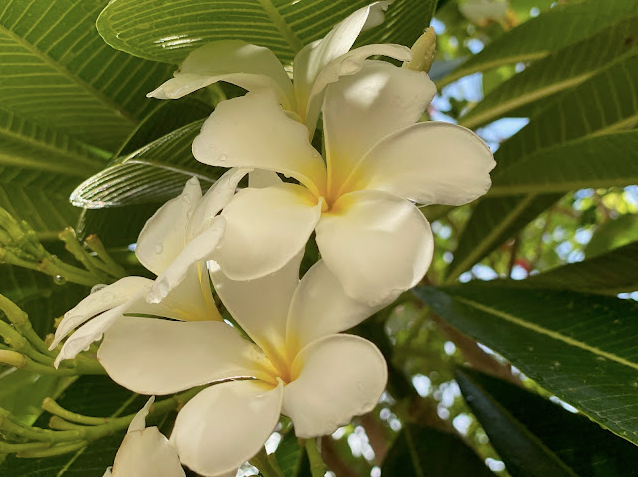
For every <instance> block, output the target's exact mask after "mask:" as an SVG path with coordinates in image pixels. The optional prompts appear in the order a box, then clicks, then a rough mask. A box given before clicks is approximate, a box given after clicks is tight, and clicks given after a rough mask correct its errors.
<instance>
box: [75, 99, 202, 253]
mask: <svg viewBox="0 0 638 478" xmlns="http://www.w3.org/2000/svg"><path fill="white" fill-rule="evenodd" d="M158 103H159V104H158V106H157V108H156V109H155V110H154V111H153V112H151V113H150V114H149V115H148V116H147V117H146V118H144V120H143V121H142V122H141V123H140V125H139V126H138V127H137V128H136V130H135V131H134V132H133V134H132V135H131V136H130V137H129V139H128V140H127V141H126V142H125V143H124V144H123V145H122V147H121V148H120V150H119V152H118V156H124V157H126V155H130V154H135V151H136V150H138V149H144V148H145V147H146V145H147V144H148V143H152V142H153V141H155V140H160V141H161V138H162V136H164V135H169V134H170V133H171V132H172V131H173V130H175V129H178V128H180V127H182V126H185V125H188V124H189V123H192V122H194V121H196V120H198V119H201V118H205V117H207V116H208V115H209V114H210V113H211V107H210V106H208V105H206V104H204V103H201V102H199V101H195V100H193V99H190V98H184V99H182V100H180V101H161V102H158ZM167 146H170V145H167ZM183 146H187V145H186V144H184V145H183ZM187 149H188V148H186V149H184V150H183V151H182V152H181V153H179V155H176V156H175V158H172V157H170V156H167V161H168V164H165V165H164V167H165V168H168V170H167V171H168V174H174V176H175V181H177V182H178V183H180V184H181V186H179V189H180V190H181V188H183V187H184V182H185V181H186V179H184V174H182V173H180V172H175V173H171V172H170V171H171V167H170V164H171V163H172V162H173V161H174V160H176V159H179V158H178V156H179V157H182V156H183V157H184V158H188V159H187V160H185V162H184V164H185V165H186V166H189V167H196V166H198V167H201V170H202V171H208V170H209V169H210V168H207V167H205V166H203V165H201V164H200V163H197V161H195V158H193V157H192V155H191V154H190V153H189V152H188V150H187ZM148 154H149V155H150V156H153V155H154V152H149V153H148ZM120 162H121V160H116V161H115V164H116V165H118V164H119V167H120V168H122V165H121V164H120ZM125 167H126V166H125ZM155 167H156V166H155V165H154V164H153V165H149V166H148V167H147V168H146V170H144V169H142V170H140V171H138V175H137V176H134V178H130V179H131V180H132V181H131V184H130V185H131V187H132V188H139V187H140V181H142V184H146V187H153V186H152V185H149V184H147V183H144V182H143V181H144V178H145V177H146V178H148V177H152V175H153V172H154V168H155ZM118 171H120V172H122V170H121V169H119V170H118ZM125 174H126V173H124V175H125ZM140 176H141V177H140ZM133 179H134V180H133ZM151 181H153V179H151ZM155 181H157V179H155ZM98 183H99V181H98ZM127 186H128V183H127V182H126V181H124V183H123V184H120V183H118V187H119V188H122V187H123V188H126V187H127ZM141 188H142V189H141V192H143V191H144V186H141ZM133 192H138V189H134V190H133ZM170 193H171V192H170V191H168V192H167V194H165V196H166V197H165V198H164V199H168V198H169V197H170V196H169V195H170ZM81 197H82V196H80V198H79V199H80V200H81ZM80 203H81V202H80ZM89 205H91V206H95V204H89ZM161 205H162V202H159V200H158V201H157V202H151V203H149V204H133V205H126V206H119V207H102V208H100V209H84V210H83V211H82V214H81V217H80V219H79V222H78V226H77V228H76V229H77V231H78V234H79V235H80V237H86V236H87V235H89V234H96V235H97V236H98V237H99V238H100V239H101V240H102V242H103V243H104V244H107V245H108V246H109V247H117V246H127V245H129V244H132V243H134V242H136V241H137V236H138V235H139V232H140V231H141V230H142V227H144V224H145V223H146V221H147V220H148V219H149V218H150V217H151V216H152V215H153V214H154V213H155V211H157V209H158V208H159V207H160V206H161ZM104 206H106V204H105V205H104ZM113 224H120V227H118V228H114V227H113Z"/></svg>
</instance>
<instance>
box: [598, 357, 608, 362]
mask: <svg viewBox="0 0 638 478" xmlns="http://www.w3.org/2000/svg"><path fill="white" fill-rule="evenodd" d="M596 360H598V361H599V362H604V361H605V360H607V359H606V358H605V357H596Z"/></svg>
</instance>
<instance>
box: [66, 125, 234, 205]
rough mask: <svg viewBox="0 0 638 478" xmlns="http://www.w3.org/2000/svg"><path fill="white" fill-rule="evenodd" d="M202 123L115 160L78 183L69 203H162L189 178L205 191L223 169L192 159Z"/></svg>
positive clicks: (177, 191)
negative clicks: (193, 145)
mask: <svg viewBox="0 0 638 478" xmlns="http://www.w3.org/2000/svg"><path fill="white" fill-rule="evenodd" d="M203 122H204V120H199V121H195V122H194V123H191V124H189V125H186V126H184V127H182V128H179V129H177V130H175V131H173V132H171V133H169V134H167V135H165V136H162V137H161V138H160V139H158V140H156V141H153V142H152V143H150V144H148V145H147V146H145V147H143V148H141V149H138V150H137V151H135V152H134V153H131V154H129V155H128V156H125V157H123V158H121V159H118V160H117V161H116V162H115V163H113V164H112V165H111V166H109V167H108V168H106V169H104V170H103V171H101V172H99V173H98V174H96V175H94V176H92V177H91V178H89V179H87V180H86V181H84V182H83V183H82V184H80V185H79V186H78V187H77V188H76V189H75V191H73V193H72V194H71V201H72V202H73V204H74V205H76V206H80V207H86V208H90V209H98V208H103V207H113V206H125V205H131V204H145V203H158V202H163V201H166V200H167V199H170V198H173V197H175V196H177V195H179V193H180V192H181V191H182V189H184V183H186V181H187V180H188V179H189V178H190V177H192V176H197V177H198V178H199V180H200V181H202V183H203V184H202V186H203V187H204V188H207V187H208V186H210V185H211V184H212V183H213V182H214V181H215V180H216V179H217V178H219V176H221V175H222V174H223V172H224V171H225V168H217V167H212V166H207V165H205V164H203V163H200V162H198V161H196V160H195V158H193V154H192V151H191V146H192V143H193V140H194V139H195V137H196V136H197V135H198V134H199V130H200V129H201V127H202V124H203Z"/></svg>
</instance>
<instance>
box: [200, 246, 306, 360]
mask: <svg viewBox="0 0 638 478" xmlns="http://www.w3.org/2000/svg"><path fill="white" fill-rule="evenodd" d="M302 258H303V251H301V252H300V253H299V254H297V255H296V256H295V257H293V259H292V260H291V261H290V262H289V263H288V264H286V265H285V266H284V267H282V268H281V269H279V270H278V271H277V272H274V273H272V274H268V275H266V276H264V277H261V278H259V279H254V280H240V281H234V280H231V279H229V278H228V277H227V276H226V275H225V274H224V273H223V272H222V271H221V270H220V269H219V268H218V267H214V264H211V269H210V271H211V274H210V276H211V279H212V281H213V285H214V286H215V291H216V292H217V294H218V295H219V298H220V299H221V300H222V302H223V304H224V306H225V307H226V310H228V312H230V314H231V315H232V316H233V318H234V319H235V320H236V321H237V323H238V324H239V325H240V326H241V328H242V329H244V331H245V332H246V333H247V334H248V335H249V336H250V338H251V339H252V340H253V341H254V342H255V343H256V344H257V345H259V347H260V348H261V349H262V350H263V351H264V352H266V354H267V355H268V356H269V357H270V359H271V361H280V363H281V362H282V361H283V360H285V356H284V355H283V352H284V351H285V348H286V317H287V316H288V309H289V308H290V301H291V300H292V297H293V294H294V293H295V289H296V288H297V285H298V284H299V265H300V264H301V259H302Z"/></svg>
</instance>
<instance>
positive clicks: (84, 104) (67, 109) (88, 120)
mask: <svg viewBox="0 0 638 478" xmlns="http://www.w3.org/2000/svg"><path fill="white" fill-rule="evenodd" d="M104 3H105V2H104V1H103V0H68V1H64V2H51V1H48V0H33V1H27V0H6V1H5V2H3V4H2V11H1V12H0V95H1V96H2V98H3V100H2V106H3V108H5V109H7V110H9V111H11V112H12V113H13V114H16V115H19V116H21V117H23V118H28V119H29V120H32V121H35V122H37V123H40V124H42V125H45V126H49V127H51V128H54V129H56V130H59V131H61V132H64V133H66V134H69V135H73V136H76V137H79V138H82V139H83V140H85V141H86V142H88V143H90V144H92V145H96V146H99V147H101V148H103V149H107V150H112V149H114V148H115V147H117V145H118V144H119V143H120V142H121V141H122V140H123V139H124V138H126V137H127V136H128V134H129V133H130V131H131V130H132V129H133V127H134V125H135V124H136V123H137V122H138V120H139V119H140V118H143V117H144V116H145V115H146V114H147V113H148V111H149V109H150V108H152V103H151V101H150V100H148V99H146V98H145V95H146V93H148V92H149V91H151V90H153V89H154V88H155V87H157V85H158V84H160V83H161V82H162V81H164V80H165V79H166V78H167V77H168V76H169V75H170V73H171V67H169V66H168V65H163V64H153V63H151V62H148V61H143V60H140V59H139V58H133V57H130V56H129V55H126V54H124V53H121V52H118V51H115V50H113V49H111V48H110V47H109V46H108V45H106V44H104V42H103V40H102V39H101V38H100V36H99V35H98V33H97V31H96V29H95V20H96V18H97V16H98V14H99V12H100V11H101V9H102V8H103V7H104Z"/></svg>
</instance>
